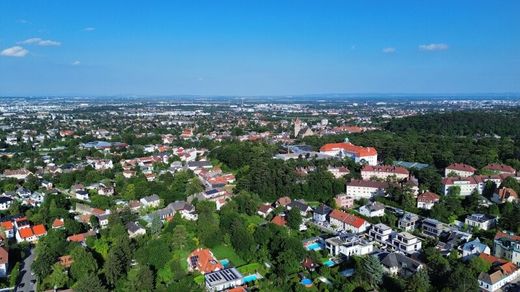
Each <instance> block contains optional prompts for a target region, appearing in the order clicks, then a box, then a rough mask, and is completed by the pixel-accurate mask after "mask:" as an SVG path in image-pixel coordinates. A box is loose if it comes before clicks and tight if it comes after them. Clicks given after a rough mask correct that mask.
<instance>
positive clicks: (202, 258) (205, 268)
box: [188, 248, 224, 274]
mask: <svg viewBox="0 0 520 292" xmlns="http://www.w3.org/2000/svg"><path fill="white" fill-rule="evenodd" d="M192 257H197V258H198V259H197V262H196V267H192V268H196V269H197V270H199V271H200V272H201V273H202V274H206V273H211V272H214V271H218V270H221V269H223V268H224V267H223V266H222V264H221V263H220V262H219V261H218V260H217V259H216V258H215V257H214V256H213V253H212V252H211V251H210V250H209V249H206V248H204V249H202V248H199V249H196V250H194V251H193V252H192V253H191V254H190V255H189V256H188V262H190V261H191V258H192ZM190 265H191V263H190Z"/></svg>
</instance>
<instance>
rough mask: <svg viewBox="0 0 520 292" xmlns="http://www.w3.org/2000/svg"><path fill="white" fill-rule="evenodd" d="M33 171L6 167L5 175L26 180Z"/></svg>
mask: <svg viewBox="0 0 520 292" xmlns="http://www.w3.org/2000/svg"><path fill="white" fill-rule="evenodd" d="M32 174H33V173H32V172H31V171H29V170H27V169H25V168H20V169H6V170H4V177H6V178H15V179H18V180H25V179H27V177H28V176H29V175H32Z"/></svg>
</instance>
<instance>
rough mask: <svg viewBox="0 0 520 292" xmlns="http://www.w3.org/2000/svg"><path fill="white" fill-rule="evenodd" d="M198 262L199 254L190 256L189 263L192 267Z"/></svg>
mask: <svg viewBox="0 0 520 292" xmlns="http://www.w3.org/2000/svg"><path fill="white" fill-rule="evenodd" d="M198 262H199V256H192V257H190V263H191V266H192V267H196V266H197V263H198Z"/></svg>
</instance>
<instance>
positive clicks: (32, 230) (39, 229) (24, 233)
mask: <svg viewBox="0 0 520 292" xmlns="http://www.w3.org/2000/svg"><path fill="white" fill-rule="evenodd" d="M46 234H47V229H46V228H45V226H44V225H43V224H39V225H35V226H33V227H30V226H27V225H26V226H25V227H24V228H21V229H18V232H17V233H16V241H17V242H18V243H20V242H24V241H25V242H36V241H38V239H40V238H41V237H42V236H45V235H46Z"/></svg>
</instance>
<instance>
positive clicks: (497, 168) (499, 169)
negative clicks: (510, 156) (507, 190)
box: [483, 163, 516, 175]
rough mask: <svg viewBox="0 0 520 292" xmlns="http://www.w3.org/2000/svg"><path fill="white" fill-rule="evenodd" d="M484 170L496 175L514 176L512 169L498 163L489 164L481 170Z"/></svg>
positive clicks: (514, 170) (514, 171)
mask: <svg viewBox="0 0 520 292" xmlns="http://www.w3.org/2000/svg"><path fill="white" fill-rule="evenodd" d="M483 169H484V170H487V171H490V172H493V173H496V174H511V175H515V174H516V169H514V168H512V167H511V166H509V165H505V164H500V163H491V164H488V165H486V166H484V168H483Z"/></svg>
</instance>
